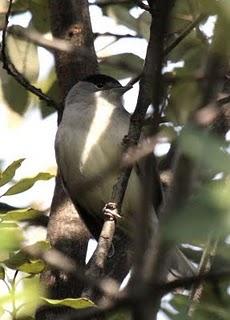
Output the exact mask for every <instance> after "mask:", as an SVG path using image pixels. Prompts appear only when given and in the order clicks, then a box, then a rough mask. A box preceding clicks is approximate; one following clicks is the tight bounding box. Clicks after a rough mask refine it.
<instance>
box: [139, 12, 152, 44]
mask: <svg viewBox="0 0 230 320" xmlns="http://www.w3.org/2000/svg"><path fill="white" fill-rule="evenodd" d="M150 25H151V15H150V14H149V13H148V12H146V11H145V12H143V13H142V14H141V15H140V16H139V18H138V19H137V30H136V31H137V34H138V35H141V36H143V37H144V38H145V39H147V40H148V39H149V34H150Z"/></svg>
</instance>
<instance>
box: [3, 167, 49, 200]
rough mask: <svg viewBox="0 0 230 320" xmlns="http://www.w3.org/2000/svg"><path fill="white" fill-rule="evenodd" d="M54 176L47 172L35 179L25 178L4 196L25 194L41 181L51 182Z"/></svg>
mask: <svg viewBox="0 0 230 320" xmlns="http://www.w3.org/2000/svg"><path fill="white" fill-rule="evenodd" d="M53 177H54V175H52V174H50V173H47V172H41V173H39V174H37V175H36V176H35V177H34V178H25V179H22V180H21V181H19V182H17V183H16V184H15V185H13V186H12V187H10V188H9V189H8V190H7V191H6V192H5V193H4V194H3V196H11V195H14V194H17V193H21V192H24V191H26V190H28V189H30V188H31V187H33V185H34V184H35V182H37V181H40V180H49V179H51V178H53Z"/></svg>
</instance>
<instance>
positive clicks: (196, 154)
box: [0, 0, 230, 320]
mask: <svg viewBox="0 0 230 320" xmlns="http://www.w3.org/2000/svg"><path fill="white" fill-rule="evenodd" d="M7 3H8V2H7V1H6V0H1V4H0V28H3V26H4V14H5V12H6V10H7ZM47 3H48V1H47V0H31V1H22V0H16V1H15V2H14V4H13V14H14V15H15V16H17V15H19V14H21V13H23V12H24V13H25V12H30V14H31V20H30V23H29V26H28V28H25V30H26V29H27V31H30V30H35V31H37V32H40V33H41V36H44V35H45V34H46V33H48V32H50V26H49V18H48V17H49V14H48V4H47ZM135 3H136V2H135ZM134 7H135V8H136V5H135V4H134V3H132V2H130V3H129V4H124V5H113V6H103V8H102V10H103V14H104V15H105V16H106V17H110V18H112V19H114V21H115V22H116V23H117V24H121V25H122V26H125V27H128V28H129V29H130V33H131V34H132V35H134V37H135V36H136V37H141V38H142V39H144V40H148V38H149V25H150V21H151V18H150V14H149V13H148V12H145V11H144V10H141V9H140V14H139V16H138V17H137V18H134V16H133V15H132V9H133V8H134ZM200 14H203V15H204V17H203V20H202V22H201V23H200V24H199V25H197V26H196V27H195V28H194V29H193V30H192V31H191V32H190V33H189V34H188V35H187V36H186V37H185V38H184V39H183V40H182V41H181V42H180V43H179V44H178V45H177V46H175V48H174V49H173V50H172V51H171V52H170V53H169V54H168V55H167V57H166V58H165V66H167V65H169V64H171V63H176V64H177V63H180V62H182V67H181V66H180V67H177V66H178V64H177V65H176V67H175V68H174V69H173V70H172V71H167V72H165V74H164V75H165V78H166V80H167V79H172V81H171V82H170V85H169V86H168V87H167V99H165V102H164V106H163V108H164V112H163V117H162V118H164V119H163V120H164V121H163V120H162V123H161V124H160V127H159V134H161V135H162V137H163V138H164V141H167V142H169V143H170V144H171V143H172V144H173V143H175V144H177V145H178V146H179V148H180V152H182V153H183V154H185V155H186V157H188V158H189V160H190V161H192V163H193V165H194V167H195V168H196V172H198V174H197V175H196V177H195V184H197V185H196V189H195V190H196V191H195V193H194V194H193V195H192V196H191V197H189V199H185V201H184V202H183V203H182V204H181V206H180V208H179V209H178V208H176V211H177V214H176V218H173V219H172V220H169V221H168V223H167V224H166V225H165V228H164V230H163V232H164V235H165V238H166V239H167V240H168V241H171V242H173V243H183V244H184V246H185V251H186V247H189V248H191V252H192V254H191V255H190V257H191V260H192V261H193V262H194V263H195V264H197V262H198V261H199V258H200V255H201V254H200V253H201V252H203V250H204V249H205V244H206V241H207V236H208V235H210V234H212V236H214V237H216V238H218V249H217V252H216V256H215V258H214V261H213V265H212V267H213V270H214V271H215V270H217V269H216V268H218V271H220V270H224V269H225V268H227V267H228V268H229V259H230V255H229V230H230V217H229V208H230V200H229V199H230V197H229V194H230V180H229V176H230V161H229V160H230V159H229V149H228V148H229V145H228V141H226V137H225V135H222V136H220V135H217V134H216V133H215V132H213V131H212V128H208V130H203V128H202V126H193V125H190V124H189V125H188V123H189V121H190V119H191V118H192V115H193V112H194V111H195V110H197V108H198V107H199V106H200V105H201V104H202V99H203V95H204V91H205V90H206V89H205V81H202V79H200V78H199V77H200V75H203V74H204V72H205V70H204V66H205V64H206V62H207V60H206V59H207V56H208V54H209V52H210V50H212V44H213V42H212V40H213V34H212V35H211V36H210V37H208V36H207V35H206V34H205V33H204V31H203V27H204V25H205V24H206V23H207V22H208V21H209V22H210V21H211V20H210V19H214V20H215V18H216V15H217V14H220V16H221V18H222V19H223V24H222V26H225V27H226V26H229V20H230V3H229V1H228V0H219V1H215V0H209V1H207V0H188V1H185V0H178V1H177V2H176V6H175V7H174V8H173V11H172V14H171V19H172V24H171V27H170V32H169V34H168V35H167V43H166V44H165V47H167V46H169V45H170V44H172V43H173V42H174V41H175V39H177V37H178V36H179V35H180V34H181V33H182V32H183V30H184V29H185V28H186V27H187V26H188V25H189V24H190V23H191V22H192V21H194V19H195V18H196V17H198V16H199V15H200ZM214 20H213V21H214ZM213 25H214V26H215V23H213ZM227 31H228V30H227V27H226V29H223V30H221V36H220V35H218V37H220V38H218V39H217V40H218V41H219V42H225V46H226V47H227V48H228V63H229V51H230V50H229V47H230V43H229V42H230V40H229V37H226V33H227ZM219 34H220V33H219ZM214 35H215V29H214ZM133 40H134V41H135V39H133ZM136 40H137V41H138V38H137V39H136ZM116 41H120V40H119V37H118V38H117V39H116ZM219 42H218V43H219ZM146 43H147V42H146ZM221 48H222V45H221ZM125 50H127V48H124V52H122V53H119V54H117V53H116V54H111V55H108V56H106V57H102V58H101V60H100V68H101V71H102V72H104V73H107V74H110V75H112V76H114V77H117V78H119V79H124V78H127V77H134V76H136V75H138V74H139V73H140V72H141V70H142V67H143V63H144V61H143V59H142V58H141V57H139V56H138V55H136V54H134V53H132V49H131V50H127V51H129V52H126V51H125ZM219 50H221V49H219ZM7 52H8V54H9V57H10V59H11V61H12V62H13V63H14V64H15V66H16V68H17V70H18V71H19V72H20V73H22V74H23V75H24V76H25V77H26V78H27V79H28V80H29V81H30V82H31V83H33V84H36V86H38V87H41V88H42V90H43V91H44V92H45V93H47V94H48V95H50V96H51V97H52V98H54V99H56V100H57V99H58V85H57V80H56V75H55V71H54V67H52V68H51V70H50V71H49V73H48V74H47V76H46V78H45V79H42V80H40V79H39V77H38V76H39V68H40V63H41V62H40V61H39V58H38V45H37V44H35V43H31V41H29V40H28V39H21V38H20V39H19V38H18V36H17V35H16V34H14V33H11V34H9V35H8V36H7ZM217 53H218V54H219V56H220V57H221V52H217ZM204 80H206V79H204ZM0 81H1V89H0V90H1V93H0V96H1V97H2V100H3V102H4V103H5V104H6V105H7V106H8V107H9V108H10V109H11V110H14V111H15V112H16V113H18V114H20V115H22V116H23V115H24V114H25V112H26V111H27V110H28V108H29V106H30V105H31V102H32V104H33V105H37V106H38V108H39V109H40V111H41V114H42V116H43V117H44V118H45V117H46V116H48V115H49V114H51V113H52V112H54V110H52V109H50V108H49V107H47V106H46V105H45V103H44V102H42V101H38V100H37V98H34V96H32V94H31V93H29V92H28V91H27V90H25V88H22V87H21V86H20V85H19V84H18V83H17V82H16V81H15V79H13V78H12V77H11V76H9V75H8V74H7V73H6V71H5V70H3V69H1V70H0ZM226 82H228V83H225V86H222V88H220V89H219V93H218V97H222V96H223V95H224V94H229V76H228V77H226ZM12 92H13V93H14V94H12ZM15 96H16V97H17V98H15ZM2 157H4V155H2ZM164 159H165V158H164V157H163V158H159V159H158V160H159V163H161V161H164ZM23 160H24V159H19V160H15V161H14V162H13V163H11V164H10V165H9V166H8V167H7V168H6V169H5V170H3V171H2V172H0V194H1V199H4V196H14V195H15V194H20V195H21V196H22V197H23V195H24V194H23V192H25V191H26V190H28V189H30V188H32V187H33V185H34V184H35V183H36V182H37V181H40V180H42V181H45V180H49V179H51V178H52V177H53V175H51V174H49V173H38V174H37V175H36V176H35V177H32V178H25V179H21V180H20V181H18V182H15V180H14V179H15V173H16V171H17V169H18V168H20V167H21V165H22V164H23ZM44 183H45V182H44ZM8 184H9V185H8ZM2 190H4V191H2ZM1 191H2V192H1ZM1 201H2V200H1ZM2 207H3V206H2ZM0 208H1V207H0ZM172 210H173V209H172ZM42 214H43V213H42V212H40V211H39V210H36V209H34V208H30V207H28V208H20V209H15V208H13V209H10V210H2V211H0V286H2V285H5V287H6V288H7V290H6V293H5V294H4V293H3V294H2V293H1V295H0V316H1V315H3V314H4V312H5V310H6V309H7V308H8V306H9V304H11V307H10V315H11V316H12V319H20V318H22V319H23V317H25V316H28V317H30V319H33V317H34V310H35V308H36V307H37V306H38V305H40V304H48V305H55V306H57V305H64V306H68V307H72V308H76V309H80V308H86V307H89V306H94V304H93V303H92V302H91V301H89V300H86V299H73V298H71V297H70V298H68V299H63V300H51V299H47V298H45V292H44V289H42V288H40V285H39V281H38V277H39V275H40V273H41V272H42V271H43V270H44V269H45V268H46V264H45V262H44V261H43V260H42V259H38V258H34V257H31V256H30V255H29V254H28V253H26V252H27V251H26V247H25V246H24V242H25V229H26V225H27V223H28V221H32V220H34V219H36V218H38V217H40V216H41V215H42ZM173 217H174V216H173ZM33 246H34V247H33V248H37V249H39V250H40V251H42V252H43V253H44V252H47V251H48V250H49V249H50V246H49V244H48V243H47V242H45V241H44V242H38V243H35V244H34V245H33ZM24 247H25V248H24ZM27 249H28V248H27ZM30 249H31V248H30ZM197 256H198V258H197ZM12 270H13V271H12ZM12 272H13V277H11V276H9V275H10V274H12ZM228 285H229V283H227V282H221V283H219V282H218V283H211V284H205V286H204V293H203V296H202V299H201V301H200V303H199V306H198V307H197V308H196V310H195V313H194V314H193V316H192V318H191V319H198V320H199V319H202V320H205V319H220V320H227V319H228V318H229V312H230V304H229V291H228V290H229V287H228ZM188 304H189V298H188V293H187V291H185V292H183V294H181V293H178V292H175V293H173V294H172V296H171V299H170V300H169V302H168V303H167V304H166V305H162V311H163V312H164V313H165V315H167V316H168V317H169V319H175V320H180V319H181V320H182V319H185V317H186V314H187V309H188ZM115 318H117V319H118V318H119V319H128V318H129V315H126V313H125V312H124V313H123V312H121V314H118V315H116V314H115V315H112V316H111V319H115Z"/></svg>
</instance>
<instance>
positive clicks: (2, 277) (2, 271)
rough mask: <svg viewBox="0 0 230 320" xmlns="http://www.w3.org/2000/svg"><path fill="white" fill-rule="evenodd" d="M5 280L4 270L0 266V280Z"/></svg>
mask: <svg viewBox="0 0 230 320" xmlns="http://www.w3.org/2000/svg"><path fill="white" fill-rule="evenodd" d="M4 279H5V269H4V268H3V266H0V280H4Z"/></svg>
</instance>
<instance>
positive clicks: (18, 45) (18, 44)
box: [6, 25, 39, 82]
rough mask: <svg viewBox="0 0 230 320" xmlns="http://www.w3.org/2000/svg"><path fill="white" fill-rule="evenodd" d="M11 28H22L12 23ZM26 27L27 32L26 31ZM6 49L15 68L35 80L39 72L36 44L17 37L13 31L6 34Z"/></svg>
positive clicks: (30, 79)
mask: <svg viewBox="0 0 230 320" xmlns="http://www.w3.org/2000/svg"><path fill="white" fill-rule="evenodd" d="M11 29H15V30H17V29H20V30H23V28H22V27H21V26H16V25H14V26H13V27H11ZM28 30H29V29H28V28H27V32H28ZM6 44H7V51H8V55H9V58H10V60H11V62H12V63H13V64H14V65H15V67H16V68H17V70H18V71H19V72H20V73H21V74H23V76H24V77H25V78H26V79H27V80H29V81H30V82H35V81H36V80H37V78H38V74H39V61H38V52H37V46H36V45H35V44H34V43H32V42H29V41H28V40H26V39H22V38H19V37H18V36H16V35H15V34H13V33H10V34H8V36H7V42H6Z"/></svg>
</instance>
